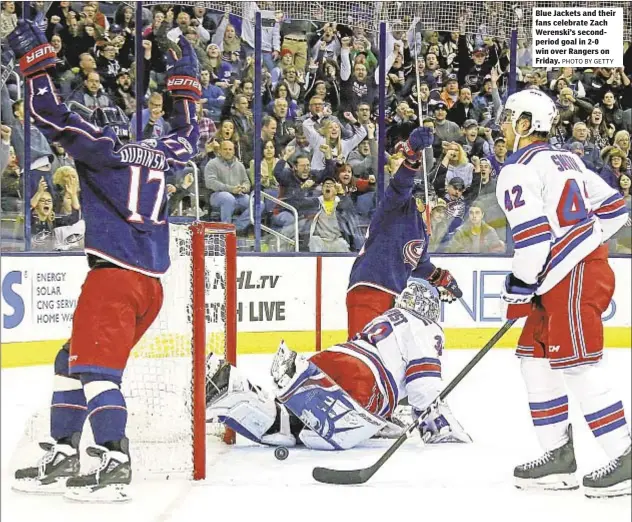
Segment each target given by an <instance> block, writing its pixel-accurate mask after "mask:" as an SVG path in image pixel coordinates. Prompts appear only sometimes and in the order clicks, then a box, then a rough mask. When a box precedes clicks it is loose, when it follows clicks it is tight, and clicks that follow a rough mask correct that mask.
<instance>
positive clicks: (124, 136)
mask: <svg viewBox="0 0 632 522" xmlns="http://www.w3.org/2000/svg"><path fill="white" fill-rule="evenodd" d="M90 123H92V125H96V126H97V127H100V128H102V129H105V128H106V127H109V128H110V129H112V131H113V132H114V134H116V137H117V138H118V139H119V140H120V141H121V142H123V143H127V142H128V141H129V140H130V125H129V119H128V118H127V116H126V115H125V113H124V112H123V109H121V108H120V107H118V106H114V107H97V108H96V109H95V110H94V111H93V112H92V114H91V115H90Z"/></svg>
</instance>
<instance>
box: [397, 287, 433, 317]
mask: <svg viewBox="0 0 632 522" xmlns="http://www.w3.org/2000/svg"><path fill="white" fill-rule="evenodd" d="M395 307H396V308H401V309H403V310H408V311H410V312H413V313H416V314H418V315H420V316H422V317H424V318H426V319H430V320H431V321H434V322H437V321H439V317H440V316H441V305H440V303H439V295H438V293H437V290H436V289H434V288H431V287H430V286H426V285H424V284H423V283H420V282H418V281H410V282H409V283H408V286H407V287H406V288H404V290H403V291H402V293H401V294H399V295H398V296H397V298H396V299H395Z"/></svg>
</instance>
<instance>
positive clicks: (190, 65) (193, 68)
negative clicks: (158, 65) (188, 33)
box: [167, 35, 202, 101]
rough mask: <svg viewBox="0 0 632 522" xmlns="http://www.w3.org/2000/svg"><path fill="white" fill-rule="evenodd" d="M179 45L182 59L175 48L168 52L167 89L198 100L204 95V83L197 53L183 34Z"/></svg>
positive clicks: (183, 96) (172, 92)
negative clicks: (201, 80) (202, 83)
mask: <svg viewBox="0 0 632 522" xmlns="http://www.w3.org/2000/svg"><path fill="white" fill-rule="evenodd" d="M178 45H179V46H180V50H181V51H182V57H181V58H180V59H178V56H177V54H176V53H175V51H174V50H173V49H169V52H168V53H167V90H168V91H170V92H171V94H172V95H173V96H175V97H178V98H187V99H189V100H193V101H198V100H199V99H200V98H201V96H202V85H201V84H200V80H199V78H200V64H199V63H198V59H197V55H196V54H195V50H194V49H193V46H192V45H191V44H190V43H189V41H188V40H187V39H186V38H185V37H184V36H182V35H181V36H180V39H179V40H178Z"/></svg>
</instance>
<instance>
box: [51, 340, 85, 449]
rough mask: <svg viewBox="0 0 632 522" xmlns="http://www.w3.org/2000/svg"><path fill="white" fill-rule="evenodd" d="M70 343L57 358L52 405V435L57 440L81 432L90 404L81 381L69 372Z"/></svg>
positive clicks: (60, 351)
mask: <svg viewBox="0 0 632 522" xmlns="http://www.w3.org/2000/svg"><path fill="white" fill-rule="evenodd" d="M68 356H69V353H68V345H65V346H64V347H63V348H62V349H61V350H59V353H58V354H57V357H56V358H55V377H54V380H53V398H52V400H51V406H50V435H51V437H52V438H53V439H55V440H56V441H59V440H61V439H66V438H68V439H69V438H70V437H72V434H73V433H77V432H79V433H81V431H82V430H83V424H84V422H85V420H86V415H87V414H88V405H87V404H86V397H85V395H84V393H83V386H82V384H81V381H80V380H79V379H77V378H73V377H70V376H69V374H68Z"/></svg>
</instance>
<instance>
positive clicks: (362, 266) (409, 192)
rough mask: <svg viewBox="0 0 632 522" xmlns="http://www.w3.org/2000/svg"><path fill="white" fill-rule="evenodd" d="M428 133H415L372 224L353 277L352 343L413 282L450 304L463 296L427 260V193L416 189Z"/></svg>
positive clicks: (429, 142) (350, 301)
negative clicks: (431, 289) (419, 282)
mask: <svg viewBox="0 0 632 522" xmlns="http://www.w3.org/2000/svg"><path fill="white" fill-rule="evenodd" d="M432 140H433V137H432V133H431V132H430V130H429V129H428V128H426V127H420V128H418V129H415V130H414V131H413V132H412V133H411V135H410V137H409V138H408V141H407V142H405V143H404V146H403V149H402V152H403V153H404V157H405V160H404V162H403V163H402V165H401V166H400V167H399V169H398V170H397V172H396V173H395V176H393V178H392V179H391V182H390V184H389V186H388V188H387V190H386V194H385V197H384V200H383V201H382V202H381V203H380V206H379V207H378V209H377V211H376V212H375V216H374V217H373V219H372V220H371V223H370V225H369V230H368V232H367V239H366V242H365V244H364V247H363V248H362V250H360V253H359V254H358V257H357V258H356V260H355V262H354V264H353V267H352V268H351V274H350V276H349V289H348V291H347V317H348V323H347V324H348V335H349V339H352V338H353V336H354V335H355V334H356V333H358V332H359V331H361V330H362V328H364V326H365V325H366V324H367V323H369V322H370V321H371V320H373V319H374V318H375V317H377V316H378V315H380V314H381V313H383V312H384V311H386V310H388V309H389V308H391V307H392V306H393V300H394V298H395V296H397V295H399V294H400V293H401V292H402V291H403V290H404V288H406V284H407V281H408V278H409V277H411V276H412V277H416V278H420V279H425V280H427V281H428V282H429V283H430V284H431V285H432V286H434V287H436V288H438V289H439V291H440V295H441V299H442V300H444V301H447V302H452V301H454V300H455V299H457V298H459V297H461V296H462V295H463V293H462V292H461V289H460V288H459V286H458V284H457V282H456V281H455V279H454V277H452V274H450V272H449V271H448V270H444V269H441V268H437V267H435V266H434V265H433V264H432V262H431V261H430V256H429V255H428V234H427V232H426V227H425V225H424V222H423V218H422V216H423V213H424V211H425V204H426V203H425V201H424V200H423V198H422V195H423V190H420V187H419V186H418V185H416V184H415V176H416V175H417V174H418V173H419V166H420V163H421V154H423V150H424V149H425V148H427V147H429V146H431V145H432Z"/></svg>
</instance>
